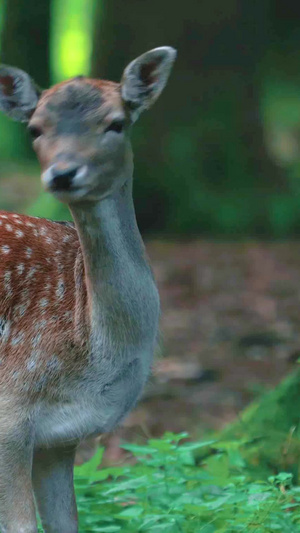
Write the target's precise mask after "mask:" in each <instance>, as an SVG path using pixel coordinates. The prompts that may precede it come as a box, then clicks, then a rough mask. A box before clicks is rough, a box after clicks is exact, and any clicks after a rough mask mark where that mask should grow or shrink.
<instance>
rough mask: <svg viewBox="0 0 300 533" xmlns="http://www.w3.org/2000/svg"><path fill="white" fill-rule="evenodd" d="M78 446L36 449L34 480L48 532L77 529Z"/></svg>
mask: <svg viewBox="0 0 300 533" xmlns="http://www.w3.org/2000/svg"><path fill="white" fill-rule="evenodd" d="M75 451H76V447H74V446H72V447H71V446H70V447H59V448H50V449H40V450H36V452H35V453H34V456H33V468H32V480H33V487H34V494H35V498H36V502H37V505H38V510H39V514H40V517H41V520H42V524H43V527H44V529H45V532H46V533H77V532H78V526H77V509H76V500H75V494H74V485H73V467H74V458H75Z"/></svg>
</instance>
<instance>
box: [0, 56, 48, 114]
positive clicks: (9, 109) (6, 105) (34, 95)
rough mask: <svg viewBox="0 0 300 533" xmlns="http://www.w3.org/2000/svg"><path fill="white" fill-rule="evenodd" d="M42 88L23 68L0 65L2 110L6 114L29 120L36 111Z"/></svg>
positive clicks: (0, 104)
mask: <svg viewBox="0 0 300 533" xmlns="http://www.w3.org/2000/svg"><path fill="white" fill-rule="evenodd" d="M40 94H41V90H40V89H39V88H38V87H37V86H36V85H35V83H34V81H33V80H32V79H31V78H30V76H29V75H28V74H27V73H26V72H24V71H23V70H21V69H19V68H15V67H10V66H8V65H0V110H1V111H3V113H5V114H6V115H8V116H9V117H11V118H13V119H14V120H18V121H19V122H28V120H29V119H30V117H31V115H32V113H33V112H34V110H35V108H36V106H37V103H38V100H39V97H40Z"/></svg>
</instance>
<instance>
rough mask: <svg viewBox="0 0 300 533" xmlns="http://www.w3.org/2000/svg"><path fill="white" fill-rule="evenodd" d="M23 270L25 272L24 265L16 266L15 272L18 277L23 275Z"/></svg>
mask: <svg viewBox="0 0 300 533" xmlns="http://www.w3.org/2000/svg"><path fill="white" fill-rule="evenodd" d="M24 270H25V265H24V263H20V264H19V265H17V272H18V274H19V275H21V274H23V272H24Z"/></svg>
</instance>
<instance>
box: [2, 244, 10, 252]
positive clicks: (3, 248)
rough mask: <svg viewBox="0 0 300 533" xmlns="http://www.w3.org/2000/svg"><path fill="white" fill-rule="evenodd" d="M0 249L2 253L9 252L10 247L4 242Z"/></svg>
mask: <svg viewBox="0 0 300 533" xmlns="http://www.w3.org/2000/svg"><path fill="white" fill-rule="evenodd" d="M1 251H2V253H4V254H9V252H10V247H9V246H7V244H4V245H3V246H1Z"/></svg>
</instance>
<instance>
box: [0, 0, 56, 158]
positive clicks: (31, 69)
mask: <svg viewBox="0 0 300 533" xmlns="http://www.w3.org/2000/svg"><path fill="white" fill-rule="evenodd" d="M50 5H51V0H38V1H36V0H6V1H5V2H4V10H3V11H4V12H3V20H4V23H3V27H2V31H1V61H2V63H6V64H9V65H15V66H17V67H19V68H21V69H23V70H25V71H26V72H28V73H29V74H30V75H31V76H32V78H34V80H35V81H36V82H37V84H38V85H40V86H41V87H48V86H49V83H50V74H49V24H50ZM0 127H1V132H2V135H1V139H0V149H1V153H2V154H4V157H6V158H8V159H10V158H16V156H17V158H19V157H21V158H24V157H28V156H29V155H30V156H32V150H31V146H30V140H29V138H28V135H26V132H25V129H24V126H23V125H21V124H18V123H14V122H12V121H11V120H9V119H8V118H6V117H4V116H3V115H1V118H0Z"/></svg>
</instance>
